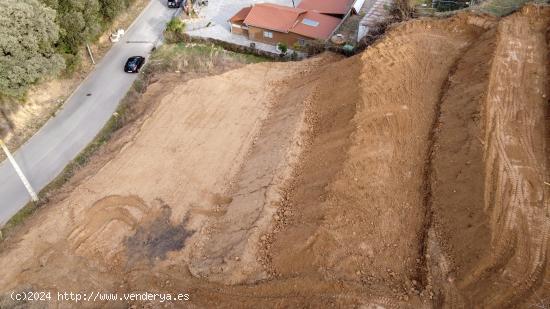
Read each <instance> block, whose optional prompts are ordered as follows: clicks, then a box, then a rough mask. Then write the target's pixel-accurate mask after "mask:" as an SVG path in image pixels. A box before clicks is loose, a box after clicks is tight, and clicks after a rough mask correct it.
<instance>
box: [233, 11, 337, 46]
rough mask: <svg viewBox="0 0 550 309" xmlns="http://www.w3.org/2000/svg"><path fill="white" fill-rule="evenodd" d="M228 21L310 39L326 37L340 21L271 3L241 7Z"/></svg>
mask: <svg viewBox="0 0 550 309" xmlns="http://www.w3.org/2000/svg"><path fill="white" fill-rule="evenodd" d="M229 21H230V22H232V23H234V22H241V21H242V22H243V24H245V25H248V26H253V27H258V28H262V29H266V30H273V31H278V32H283V33H289V32H292V33H296V34H298V35H301V36H304V37H308V38H312V39H328V38H329V37H330V35H331V34H332V32H333V31H334V29H336V27H337V26H338V25H339V24H340V22H341V21H342V20H341V19H339V18H336V17H332V16H328V15H324V14H320V13H317V12H312V11H306V10H303V9H298V8H292V7H288V6H282V5H277V4H271V3H259V4H256V5H254V6H252V7H247V8H243V9H241V10H240V11H239V12H237V14H235V15H234V16H233V17H231V19H229Z"/></svg>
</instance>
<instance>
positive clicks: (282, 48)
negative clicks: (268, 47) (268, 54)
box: [277, 43, 288, 55]
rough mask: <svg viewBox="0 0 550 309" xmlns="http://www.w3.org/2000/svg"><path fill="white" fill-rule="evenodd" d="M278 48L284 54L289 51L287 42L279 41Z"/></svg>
mask: <svg viewBox="0 0 550 309" xmlns="http://www.w3.org/2000/svg"><path fill="white" fill-rule="evenodd" d="M277 49H279V50H280V51H281V54H282V55H285V54H286V52H287V51H288V46H286V44H285V43H277Z"/></svg>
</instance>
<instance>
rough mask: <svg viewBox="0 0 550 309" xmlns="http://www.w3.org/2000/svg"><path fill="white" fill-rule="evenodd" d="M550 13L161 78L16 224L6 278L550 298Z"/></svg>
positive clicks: (204, 301) (315, 293)
mask: <svg viewBox="0 0 550 309" xmlns="http://www.w3.org/2000/svg"><path fill="white" fill-rule="evenodd" d="M549 26H550V8H549V7H543V6H527V7H525V8H524V9H523V10H521V11H520V12H517V13H515V14H513V15H510V16H508V17H505V18H503V19H501V20H496V19H492V18H489V17H484V16H475V15H468V14H459V15H457V16H454V17H451V18H448V19H438V20H428V19H426V20H414V21H409V22H407V23H403V24H399V25H397V26H396V27H394V28H392V29H391V30H389V32H388V33H387V35H386V36H385V38H384V39H382V40H380V41H379V42H377V43H376V44H375V45H373V46H371V47H370V48H368V49H367V50H366V51H365V52H363V53H362V54H360V55H357V56H354V57H351V58H348V59H341V57H338V56H335V55H330V54H325V55H322V56H320V57H317V58H314V59H310V60H307V61H305V62H299V63H272V64H259V65H252V66H247V67H245V68H243V69H238V70H234V71H231V72H229V73H226V74H222V75H219V76H215V77H209V78H203V79H196V80H192V81H190V82H186V83H183V84H181V85H180V86H178V87H176V88H174V90H173V91H171V92H169V93H166V94H162V95H161V94H159V92H158V91H157V92H155V85H153V86H152V88H151V89H150V90H148V94H146V96H145V97H144V99H145V100H151V101H152V100H156V99H158V97H161V100H162V102H161V103H160V104H159V107H158V109H156V110H155V111H154V112H152V113H151V114H150V116H149V117H148V119H147V121H145V123H144V124H143V125H142V126H141V127H140V128H139V130H136V131H135V132H129V133H128V136H126V140H129V142H127V143H126V144H125V147H124V148H123V149H122V150H121V151H120V152H118V153H116V154H114V155H112V159H110V160H108V163H106V164H105V165H104V166H102V168H101V169H100V170H99V171H98V172H97V173H91V174H86V173H85V172H86V171H83V172H82V175H86V176H85V177H84V176H80V178H79V179H80V182H79V184H78V186H76V188H75V189H74V190H72V191H71V192H70V193H69V194H67V196H66V197H65V198H63V199H62V200H60V201H54V202H52V203H51V204H50V205H48V206H47V207H45V208H44V209H43V210H41V211H40V212H39V213H38V214H37V215H36V216H34V217H33V218H32V219H31V220H30V221H29V222H28V224H27V225H26V226H25V227H24V228H22V230H21V232H20V233H19V234H18V235H15V236H14V237H12V238H11V239H9V240H8V241H6V242H5V243H4V245H3V248H2V251H1V252H0V274H1V275H2V276H0V292H7V291H10V290H14V289H15V290H23V289H50V290H52V289H53V290H75V289H79V290H90V289H96V290H101V291H110V292H121V293H122V292H124V291H162V292H173V293H178V292H181V291H185V292H189V293H190V294H191V296H192V301H191V303H190V304H189V305H190V306H192V307H193V306H196V307H205V308H210V307H226V308H234V307H251V308H252V307H255V308H257V307H285V308H287V307H291V308H294V307H300V308H303V307H311V308H320V307H328V306H334V307H346V308H347V307H361V308H379V307H385V308H431V307H435V308H440V307H452V308H472V307H480V308H485V307H493V308H505V307H510V308H517V307H525V308H528V307H530V306H532V305H533V304H535V305H538V306H543V307H544V306H548V305H550V301H548V299H549V297H550V289H549V288H550V275H548V274H547V273H548V271H547V268H548V258H547V254H548V232H549V229H550V221H549V219H548V217H549V213H550V208H549V207H550V205H549V197H548V196H549V193H550V185H549V184H548V183H550V177H549V176H550V175H549V168H548V164H549V159H548V158H549V155H548V142H549V139H548V137H549V129H550V124H549V118H548V116H549V111H548V108H549V107H548V96H549V95H550V92H549V91H550V85H549V72H548V68H549V62H548V60H549V59H548V57H549V52H550V48H549V45H548V44H549V42H548V40H549V38H550V33H549V32H548V29H549ZM151 93H153V94H155V95H151ZM13 305H14V303H12V302H9V301H8V300H6V298H3V299H2V298H0V307H2V308H3V306H6V307H10V306H13ZM83 305H84V306H88V307H94V305H97V304H93V303H85V304H83ZM102 305H104V306H110V305H112V304H108V303H103V304H102ZM119 305H120V307H125V306H126V305H127V304H119ZM128 305H137V306H138V307H140V306H143V305H149V306H154V305H155V304H154V303H149V304H144V303H143V302H135V303H129V304H128ZM167 306H169V307H180V306H181V304H180V303H169V304H167Z"/></svg>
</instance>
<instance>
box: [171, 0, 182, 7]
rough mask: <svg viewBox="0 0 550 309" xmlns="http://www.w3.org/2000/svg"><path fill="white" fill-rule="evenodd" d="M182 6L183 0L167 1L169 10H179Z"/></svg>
mask: <svg viewBox="0 0 550 309" xmlns="http://www.w3.org/2000/svg"><path fill="white" fill-rule="evenodd" d="M182 4H183V0H168V7H169V8H179V7H181V5H182Z"/></svg>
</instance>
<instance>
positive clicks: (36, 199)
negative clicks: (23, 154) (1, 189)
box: [0, 139, 38, 202]
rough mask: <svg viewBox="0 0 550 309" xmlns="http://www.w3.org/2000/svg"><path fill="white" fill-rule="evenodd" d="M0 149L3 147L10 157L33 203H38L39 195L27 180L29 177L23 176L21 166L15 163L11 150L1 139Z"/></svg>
mask: <svg viewBox="0 0 550 309" xmlns="http://www.w3.org/2000/svg"><path fill="white" fill-rule="evenodd" d="M0 147H2V150H4V153H5V154H6V156H7V157H8V160H9V161H10V163H11V165H12V166H13V169H15V172H16V173H17V176H19V179H21V182H22V183H23V185H24V186H25V188H26V189H27V191H28V192H29V195H30V196H31V199H32V201H33V202H37V201H38V195H36V192H34V190H33V188H32V186H31V184H30V183H29V181H28V180H27V177H25V174H23V171H22V170H21V168H20V167H19V165H18V164H17V162H16V161H15V158H14V157H13V156H12V155H11V153H10V150H9V149H8V147H7V146H6V144H4V142H3V141H2V140H1V139H0Z"/></svg>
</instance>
